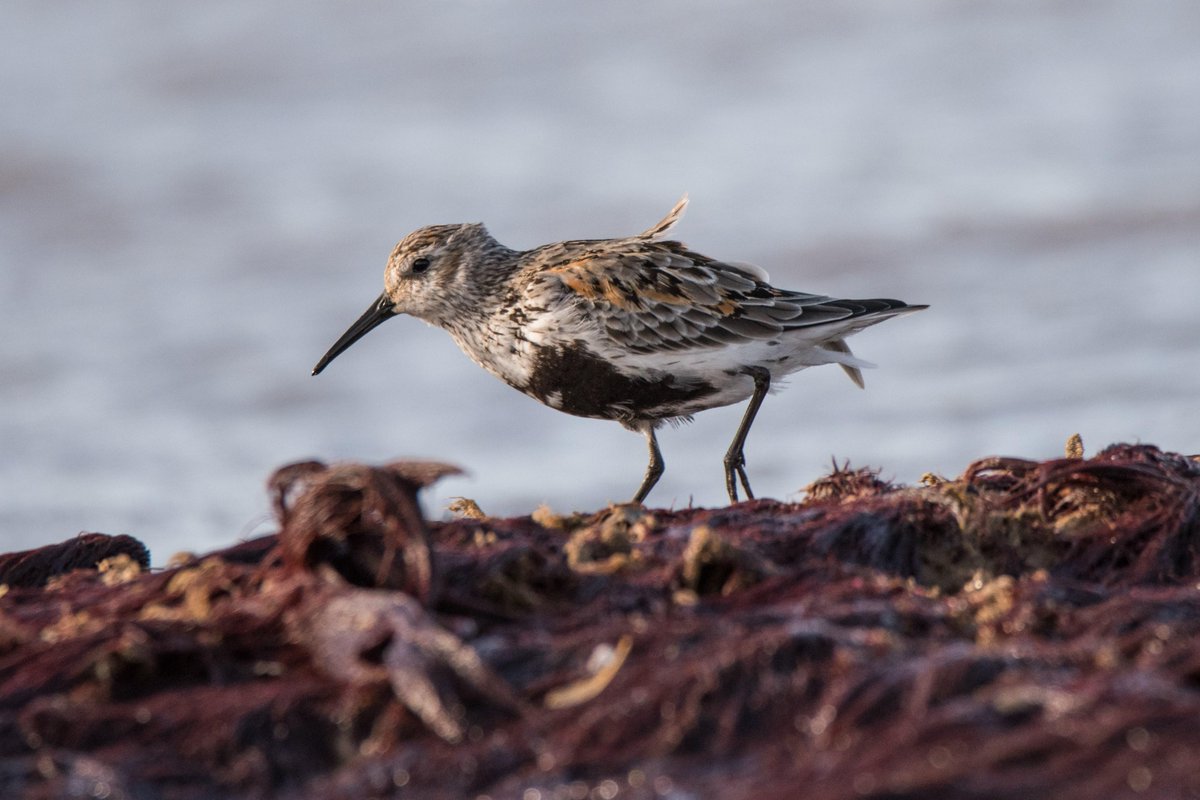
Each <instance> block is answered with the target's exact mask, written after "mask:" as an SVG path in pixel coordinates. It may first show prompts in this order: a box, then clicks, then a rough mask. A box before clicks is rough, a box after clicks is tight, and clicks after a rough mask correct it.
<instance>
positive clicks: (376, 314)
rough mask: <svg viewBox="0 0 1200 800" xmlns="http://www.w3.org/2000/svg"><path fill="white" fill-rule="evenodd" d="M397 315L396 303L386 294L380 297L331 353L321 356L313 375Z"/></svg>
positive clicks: (334, 345)
mask: <svg viewBox="0 0 1200 800" xmlns="http://www.w3.org/2000/svg"><path fill="white" fill-rule="evenodd" d="M396 314H397V312H396V305H395V303H393V302H392V301H391V300H389V299H388V297H387V295H386V294H381V295H379V299H378V300H376V301H375V302H374V303H372V304H371V307H370V308H368V309H367V311H366V313H364V314H363V315H362V316H361V317H359V318H358V320H357V321H356V322H355V323H354V324H353V325H351V326H350V328H349V330H347V331H346V332H345V333H343V334H342V338H340V339H338V340H337V341H336V342H334V343H333V347H331V348H329V352H328V353H326V354H325V355H323V356H321V360H320V361H318V362H317V365H316V366H315V367H313V371H312V374H313V375H317V374H319V373H320V372H321V370H323V369H325V367H326V366H328V365H329V362H330V361H333V360H334V359H335V358H337V357H338V356H339V355H341V354H342V351H343V350H345V349H346V348H348V347H349V346H350V345H352V344H354V343H355V342H357V341H358V340H359V339H361V338H362V337H364V336H366V335H367V334H368V333H370V332H371V330H372V329H373V328H374V327H375V326H377V325H378V324H379V323H381V322H384V321H386V320H389V319H391V318H392V317H394V316H396Z"/></svg>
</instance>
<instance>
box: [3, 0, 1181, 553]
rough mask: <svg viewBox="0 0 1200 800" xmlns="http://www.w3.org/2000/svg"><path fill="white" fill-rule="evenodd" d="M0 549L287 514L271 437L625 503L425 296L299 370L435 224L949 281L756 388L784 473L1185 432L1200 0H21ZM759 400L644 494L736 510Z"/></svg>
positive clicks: (437, 498)
mask: <svg viewBox="0 0 1200 800" xmlns="http://www.w3.org/2000/svg"><path fill="white" fill-rule="evenodd" d="M0 91H2V99H3V104H2V106H0V537H2V538H0V544H2V546H3V548H4V549H8V550H10V549H17V548H25V547H33V546H37V545H40V544H45V543H49V542H54V541H59V540H61V539H64V538H66V537H68V536H70V535H73V534H74V533H76V532H77V531H80V530H93V531H103V532H107V533H128V534H132V535H135V536H138V537H140V538H141V539H142V540H143V541H145V542H146V543H147V544H148V545H150V547H151V548H152V549H153V550H154V552H155V555H154V560H155V563H159V564H161V563H163V562H164V561H165V559H166V558H167V557H168V556H169V555H170V554H171V553H172V552H173V551H176V550H181V549H190V550H204V549H209V548H212V547H214V546H218V545H223V544H228V543H231V542H233V541H235V540H237V539H238V538H240V537H244V536H249V535H253V534H255V533H261V532H264V531H266V530H269V529H270V527H271V525H270V523H269V522H268V517H267V509H268V503H267V498H266V495H265V493H264V491H263V489H262V486H263V482H264V480H265V478H266V477H267V475H268V474H269V473H270V471H271V470H272V469H273V468H274V467H276V466H278V465H280V464H282V463H284V462H287V461H291V460H295V459H301V458H310V457H319V458H322V459H358V460H367V461H382V460H387V459H391V458H396V457H399V456H422V457H432V458H438V459H443V460H447V461H450V462H453V463H457V464H459V465H462V466H463V467H465V468H467V469H468V470H469V473H470V474H469V476H467V477H465V478H458V479H453V480H446V481H444V482H443V483H442V484H441V485H439V486H438V487H437V489H436V490H435V491H432V492H431V493H430V494H429V495H428V496H427V498H426V499H427V509H428V511H429V512H430V513H431V514H432V515H434V516H437V515H439V514H442V513H444V510H443V509H444V507H445V505H446V503H447V502H448V498H449V497H450V496H453V495H467V496H470V497H473V498H475V499H476V500H477V501H478V502H479V503H480V505H481V506H482V507H483V508H484V509H485V510H486V511H488V512H491V513H497V514H513V513H527V512H528V511H529V510H531V509H532V508H533V507H534V506H535V505H537V504H539V503H542V502H546V503H549V504H550V505H551V507H553V508H554V509H556V510H559V511H567V510H570V509H587V510H590V509H595V508H597V507H599V506H601V505H603V504H604V503H606V502H607V501H609V500H624V499H626V498H627V497H628V496H629V495H630V494H632V492H633V490H634V488H635V487H636V485H637V483H638V481H639V480H640V478H641V474H642V470H643V468H644V466H645V452H644V447H643V443H642V441H641V439H640V438H639V437H638V436H636V435H634V434H631V433H628V432H626V431H624V430H622V429H621V428H620V427H619V426H617V425H615V424H613V423H607V422H601V421H593V420H583V419H576V418H572V417H568V416H565V415H562V414H559V413H557V412H554V411H551V410H549V409H546V408H544V407H542V406H540V405H538V404H537V403H536V402H534V401H533V400H530V399H528V398H525V397H524V396H522V395H520V394H518V393H516V392H514V391H512V390H511V389H509V388H508V387H506V386H504V385H502V384H501V383H499V382H498V381H496V380H495V379H493V378H492V377H490V376H489V375H487V374H486V373H485V372H483V371H482V370H481V369H479V368H478V367H476V366H475V365H473V364H472V363H470V362H469V361H468V360H467V359H466V357H465V356H463V355H461V354H460V353H459V352H458V350H457V349H456V348H455V347H454V345H453V343H452V342H451V341H450V339H449V337H447V336H446V335H445V334H444V333H442V332H441V331H437V330H433V329H430V328H426V327H425V326H423V325H421V324H420V323H418V322H416V321H414V320H411V319H406V318H400V319H397V320H394V321H391V322H389V323H387V324H386V325H385V326H384V327H382V328H380V329H378V330H377V331H375V332H374V333H373V334H371V336H369V337H367V338H366V339H364V340H363V341H362V342H360V343H359V344H358V345H356V346H355V347H354V348H353V349H351V350H350V351H348V352H347V353H346V354H344V355H343V356H342V357H341V358H340V359H338V361H337V362H336V363H335V364H334V365H333V366H332V367H331V368H330V369H329V370H328V371H327V372H326V373H324V374H323V375H321V376H320V377H319V378H311V377H309V370H310V369H311V367H312V365H313V363H314V362H315V361H316V360H317V358H318V357H319V356H320V355H321V354H322V353H323V352H324V351H325V349H326V347H327V346H328V345H329V344H331V343H332V342H333V340H334V339H335V338H336V337H337V336H338V335H339V334H340V333H341V332H342V331H343V330H344V329H345V328H346V326H347V325H349V323H350V322H351V321H353V320H354V319H355V318H356V317H357V316H358V314H359V313H360V312H361V311H362V310H363V309H364V308H365V307H366V306H367V304H368V303H369V302H370V301H371V300H372V299H373V298H374V297H376V296H377V294H378V293H379V291H380V288H381V281H382V272H383V265H384V261H385V258H386V256H387V254H388V252H389V251H390V248H391V247H392V245H393V244H394V243H395V242H396V241H397V240H398V239H399V238H401V237H402V236H403V235H404V234H405V233H407V232H408V231H409V230H411V229H413V228H416V227H418V226H420V225H424V224H431V223H442V222H463V221H484V222H486V223H487V224H488V226H489V228H490V230H491V231H492V233H493V234H494V235H495V236H496V237H497V238H498V239H499V240H500V241H501V242H504V243H505V244H508V245H509V246H513V247H532V246H535V245H538V244H542V243H544V242H547V241H551V240H556V239H563V238H592V237H607V236H614V235H624V234H630V233H633V232H636V231H639V230H642V229H643V228H644V227H646V226H647V225H649V224H650V223H652V222H654V221H655V220H657V219H658V218H659V217H660V216H661V215H662V214H663V213H664V212H665V211H666V210H667V209H668V208H670V206H671V205H672V203H674V202H675V200H676V199H677V198H678V196H679V195H680V194H681V193H682V192H684V191H688V192H689V193H690V195H691V198H692V205H691V208H690V210H689V212H688V215H687V217H686V218H685V220H684V222H683V223H682V225H681V226H680V228H678V229H677V231H678V234H679V237H680V238H682V239H684V240H685V241H687V242H688V243H689V244H691V245H693V246H694V247H696V248H697V249H698V250H700V251H701V252H704V253H706V254H709V255H713V256H717V257H724V258H729V259H734V260H742V261H750V262H754V263H757V264H760V265H762V266H763V267H764V268H766V269H768V270H769V271H770V272H771V274H772V277H773V278H774V279H775V282H777V283H778V284H780V285H783V286H786V287H790V288H796V289H802V290H807V291H813V292H821V293H828V294H834V295H840V296H848V297H854V296H885V297H886V296H891V297H899V298H902V299H905V300H908V301H910V302H923V303H930V304H932V306H933V307H932V309H931V310H930V311H927V312H924V313H922V314H919V315H916V316H913V317H907V318H904V319H901V320H894V321H891V322H888V323H886V324H885V325H882V326H879V327H877V328H873V329H871V330H869V331H867V332H865V333H863V334H861V335H859V336H857V337H856V338H855V339H854V340H853V344H854V347H855V349H856V351H857V352H858V353H859V354H860V355H862V356H863V357H865V358H867V359H869V360H872V361H875V362H877V363H879V364H880V365H881V368H880V369H878V370H873V371H871V372H870V373H868V375H867V391H865V392H860V391H858V390H857V389H855V388H854V387H853V386H852V384H850V382H849V381H847V380H846V379H845V377H844V376H843V375H842V374H841V372H840V370H837V369H834V368H822V369H819V370H811V371H808V372H804V373H801V374H799V375H797V376H796V377H795V378H793V380H792V382H791V385H790V387H789V388H788V389H787V390H786V391H785V392H783V393H781V394H779V395H777V396H775V397H773V398H771V399H769V400H768V401H767V403H766V404H765V406H764V408H763V411H762V413H761V414H760V416H759V420H758V423H757V424H756V426H755V428H754V430H753V432H752V434H751V438H750V442H749V445H748V448H747V457H748V461H749V467H750V475H751V477H752V479H753V483H754V486H755V487H756V489H757V490H758V491H759V493H760V494H762V495H768V496H775V497H780V498H789V497H795V496H797V492H798V490H799V489H800V488H801V487H802V486H804V485H805V484H806V483H808V482H809V481H811V480H812V479H814V478H816V477H818V476H819V475H821V474H822V473H823V472H825V471H826V470H827V469H828V468H829V465H830V459H831V458H832V457H837V458H838V459H839V460H842V459H849V461H850V462H851V463H852V464H854V465H875V466H878V467H879V468H881V469H882V472H883V475H884V477H887V478H893V479H897V480H900V481H905V482H912V481H915V480H917V479H918V478H919V476H920V475H921V474H922V473H923V472H925V471H930V470H931V471H935V472H941V473H945V474H951V475H952V474H957V473H959V472H960V471H961V470H962V469H963V468H964V467H965V466H966V465H967V463H968V462H969V461H971V460H972V459H973V458H975V457H978V456H982V455H987V454H1009V455H1021V456H1027V457H1033V458H1045V457H1053V456H1055V455H1057V454H1059V453H1060V452H1061V450H1062V446H1063V442H1064V440H1065V439H1066V438H1067V436H1068V435H1069V434H1070V433H1072V432H1075V431H1078V432H1080V433H1082V435H1083V437H1084V441H1085V443H1086V445H1087V446H1088V449H1089V452H1091V451H1094V450H1095V449H1097V448H1098V447H1100V446H1103V445H1106V444H1108V443H1110V442H1113V441H1118V440H1136V441H1145V442H1152V443H1157V444H1160V445H1162V446H1164V447H1167V448H1171V449H1178V450H1182V451H1185V452H1196V451H1200V369H1198V367H1200V321H1198V319H1197V313H1196V309H1197V301H1198V299H1200V3H1197V2H1195V0H1108V1H1105V0H1072V1H1070V2H1067V1H1066V0H1062V1H1060V2H1052V1H1047V2H1041V3H1028V2H1020V1H1018V0H1013V1H1012V2H1005V1H1001V0H977V1H976V2H970V3H952V2H944V1H943V0H839V1H838V2H797V0H774V1H769V2H760V3H754V4H732V3H716V2H695V0H671V1H669V2H657V3H645V2H632V1H631V0H618V1H617V2H608V3H603V4H589V5H583V4H562V3H554V2H509V3H483V2H456V3H402V4H401V3H396V4H392V3H360V4H346V3H333V2H329V3H299V4H297V3H283V2H253V3H246V2H240V1H235V0H210V2H206V3H195V4H163V3H158V2H152V1H151V0H117V1H116V2H108V3H92V2H83V0H63V1H62V2H54V3H20V4H10V5H9V6H8V7H7V9H6V11H5V25H4V26H3V30H2V31H0ZM741 413H742V412H741V409H740V408H733V409H723V410H718V411H710V412H707V413H705V414H702V415H701V416H700V417H699V418H698V419H697V421H696V423H695V424H694V425H691V426H688V427H684V428H681V429H678V430H673V429H667V430H665V431H664V433H663V436H662V444H663V448H664V452H665V455H666V461H667V472H666V475H665V477H664V478H663V480H662V482H661V483H660V484H659V486H658V488H657V489H656V490H655V492H654V494H653V495H651V498H650V500H651V502H653V503H655V504H660V505H676V506H680V505H686V504H687V503H689V502H694V503H697V504H705V505H711V504H719V503H723V502H724V490H723V484H722V471H721V465H720V461H721V457H722V455H723V453H724V450H725V447H726V445H727V443H728V440H729V438H730V437H731V436H732V433H733V430H734V428H735V427H736V424H737V420H738V418H739V417H740V414H741Z"/></svg>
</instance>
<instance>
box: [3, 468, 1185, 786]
mask: <svg viewBox="0 0 1200 800" xmlns="http://www.w3.org/2000/svg"><path fill="white" fill-rule="evenodd" d="M453 469H454V468H453V467H448V466H446V465H441V464H432V463H414V462H398V463H395V464H390V465H384V466H381V467H370V466H365V465H359V464H337V465H332V466H330V465H325V464H321V463H319V462H304V463H302V464H295V465H291V466H289V467H285V468H283V469H281V470H279V471H278V472H276V473H275V475H274V476H272V478H271V480H270V481H269V484H268V486H269V491H270V492H271V494H272V497H273V499H274V501H275V507H276V513H277V516H278V519H279V532H278V534H277V535H274V536H268V537H264V538H261V539H256V540H252V541H249V542H243V543H241V544H239V545H237V546H235V547H232V548H229V549H227V550H224V551H220V552H216V553H212V554H209V555H207V556H204V557H196V558H191V559H189V560H187V561H186V562H184V563H179V564H176V565H174V566H172V567H171V568H169V569H165V570H162V571H153V572H148V571H146V569H145V567H146V563H147V559H146V555H145V551H144V548H140V545H138V543H137V542H136V541H135V540H130V539H128V537H111V538H110V537H103V536H101V535H99V534H89V535H88V537H87V538H86V539H84V538H81V539H76V540H72V541H71V542H66V543H64V544H62V545H55V546H53V547H49V548H43V549H42V550H38V551H31V552H28V553H20V554H14V555H13V556H7V557H0V576H3V578H4V580H5V581H7V583H6V585H5V586H4V587H0V796H4V797H30V798H39V797H45V798H52V797H54V798H57V797H108V798H160V797H161V798H207V797H214V796H219V797H234V798H239V797H245V798H250V797H280V798H339V797H346V798H363V797H482V796H488V797H494V798H507V797H519V798H547V799H548V798H605V799H608V798H617V797H630V798H649V797H720V798H739V797H756V798H793V797H797V796H803V797H806V798H851V797H861V798H914V799H915V798H940V797H944V798H950V797H977V798H1038V797H1047V798H1048V797H1054V798H1089V799H1090V798H1096V797H1106V798H1110V797H1127V796H1128V797H1134V796H1137V797H1200V766H1198V765H1200V464H1198V463H1197V462H1196V461H1195V460H1193V459H1191V458H1189V457H1185V456H1181V455H1177V454H1172V453H1166V452H1163V451H1160V450H1158V449H1156V448H1154V447H1150V446H1131V445H1117V446H1113V447H1110V448H1108V449H1107V450H1105V451H1103V452H1101V453H1099V454H1097V455H1096V456H1095V457H1093V458H1090V459H1083V458H1079V457H1075V458H1065V459H1059V460H1054V461H1047V462H1032V461H1025V460H1019V459H1001V458H991V459H984V460H982V461H979V462H977V463H975V464H973V465H971V466H970V467H969V468H968V469H967V470H966V472H965V473H964V474H963V475H962V476H961V477H960V478H958V479H955V480H945V479H941V478H936V477H934V476H927V478H926V480H924V481H923V482H922V485H921V486H916V487H901V486H894V485H891V484H889V483H887V482H885V481H882V480H880V479H879V477H878V476H877V475H876V474H874V473H872V472H870V471H867V470H850V469H846V468H836V467H835V469H834V470H833V472H832V473H831V474H830V475H828V476H826V477H824V478H822V479H821V480H819V481H817V482H816V483H814V484H813V485H811V486H810V487H808V490H807V496H806V499H805V500H804V502H800V503H781V502H777V501H773V500H756V501H750V502H746V503H741V504H738V505H736V506H732V507H729V508H720V509H684V510H677V511H664V510H651V509H645V508H642V507H640V506H631V505H622V506H614V507H611V508H609V509H605V510H603V511H600V512H598V513H594V514H575V515H570V516H558V515H555V514H553V513H551V512H549V511H548V510H545V509H542V510H539V511H538V512H535V513H534V514H533V515H532V516H530V517H519V518H513V519H494V518H489V517H487V516H486V515H484V514H482V512H480V511H479V509H478V508H477V507H475V506H474V505H473V504H471V503H469V502H468V501H464V502H463V503H462V504H461V506H460V507H461V508H462V509H463V510H464V511H465V512H467V513H465V514H464V515H463V516H462V517H461V518H458V519H454V520H451V521H446V522H427V521H426V520H425V519H424V517H423V516H422V514H421V512H420V508H419V506H418V505H417V493H418V492H419V490H420V489H421V487H423V486H425V485H428V484H429V483H430V482H432V481H434V480H436V479H437V478H438V477H440V476H442V475H445V474H448V473H449V472H452V471H453ZM14 565H15V566H16V567H18V568H17V569H16V570H15V571H14V570H12V569H10V568H11V567H14ZM6 569H7V570H8V571H6Z"/></svg>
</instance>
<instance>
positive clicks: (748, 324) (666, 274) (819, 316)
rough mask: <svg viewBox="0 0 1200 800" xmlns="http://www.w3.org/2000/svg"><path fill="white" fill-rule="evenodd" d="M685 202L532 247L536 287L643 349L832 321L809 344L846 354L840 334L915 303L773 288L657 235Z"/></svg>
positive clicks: (760, 335)
mask: <svg viewBox="0 0 1200 800" xmlns="http://www.w3.org/2000/svg"><path fill="white" fill-rule="evenodd" d="M686 204H687V198H686V196H685V197H684V198H683V199H682V200H681V201H680V202H679V203H678V204H677V205H676V207H675V208H674V209H672V211H671V213H670V214H668V215H667V217H665V218H664V219H663V220H662V221H661V222H659V224H658V225H656V226H654V227H653V228H650V229H649V230H647V231H646V232H644V233H642V234H639V235H638V236H635V237H631V238H629V239H614V240H606V241H579V242H560V243H557V244H555V245H548V246H547V247H546V248H543V249H542V251H541V252H540V253H539V251H534V252H535V253H537V254H540V255H541V256H542V257H541V258H534V259H532V260H531V263H533V264H536V268H533V269H531V275H530V286H531V287H532V293H533V294H534V295H537V296H539V297H541V296H543V295H545V294H546V293H547V292H548V293H550V295H552V296H554V298H555V302H556V303H563V304H566V305H567V306H570V307H573V308H574V309H575V312H574V315H573V320H574V321H575V322H576V323H577V324H578V325H580V326H581V329H582V330H588V331H592V332H594V333H596V334H600V335H603V336H606V337H607V338H608V339H609V340H610V343H611V344H613V345H615V346H617V347H620V348H624V349H628V350H630V351H633V352H641V353H647V352H654V351H670V350H687V349H697V348H703V349H707V348H715V347H721V346H723V345H727V344H735V343H739V342H750V341H762V340H770V339H779V338H781V337H785V336H786V335H787V334H788V332H790V331H796V330H799V329H811V328H819V327H821V326H828V338H827V339H826V338H822V337H821V336H814V337H812V338H811V341H812V343H813V344H822V343H824V344H823V346H825V347H826V348H827V349H830V350H832V351H835V352H844V351H842V350H841V347H844V343H841V342H840V341H839V340H840V339H841V337H843V336H846V335H849V334H850V333H853V332H854V331H856V330H858V329H859V328H862V327H866V326H867V325H870V324H873V323H874V322H877V321H879V320H880V319H883V318H884V317H886V316H891V315H892V314H895V313H901V312H902V311H904V310H907V309H910V308H911V307H909V306H907V305H906V304H904V303H902V302H900V301H898V300H882V299H881V300H839V299H835V298H832V297H827V296H825V295H815V294H806V293H804V292H794V291H788V290H784V289H777V288H775V287H773V286H771V285H770V284H768V283H766V282H765V281H763V280H759V279H758V278H757V277H756V276H755V275H753V274H751V273H750V272H748V271H747V270H746V269H745V268H744V267H741V266H738V265H731V264H726V263H724V262H720V261H716V260H714V259H711V258H708V257H707V256H703V255H700V254H699V253H695V252H693V251H691V250H688V249H687V247H685V246H684V245H683V244H681V243H679V242H675V241H661V240H658V239H657V237H659V236H661V235H662V234H664V233H666V231H667V230H669V229H670V227H671V226H672V225H674V224H675V222H676V221H678V218H679V215H680V214H682V212H683V208H684V207H685V206H686ZM859 318H862V319H859ZM855 323H857V324H855ZM852 377H853V376H852Z"/></svg>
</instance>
